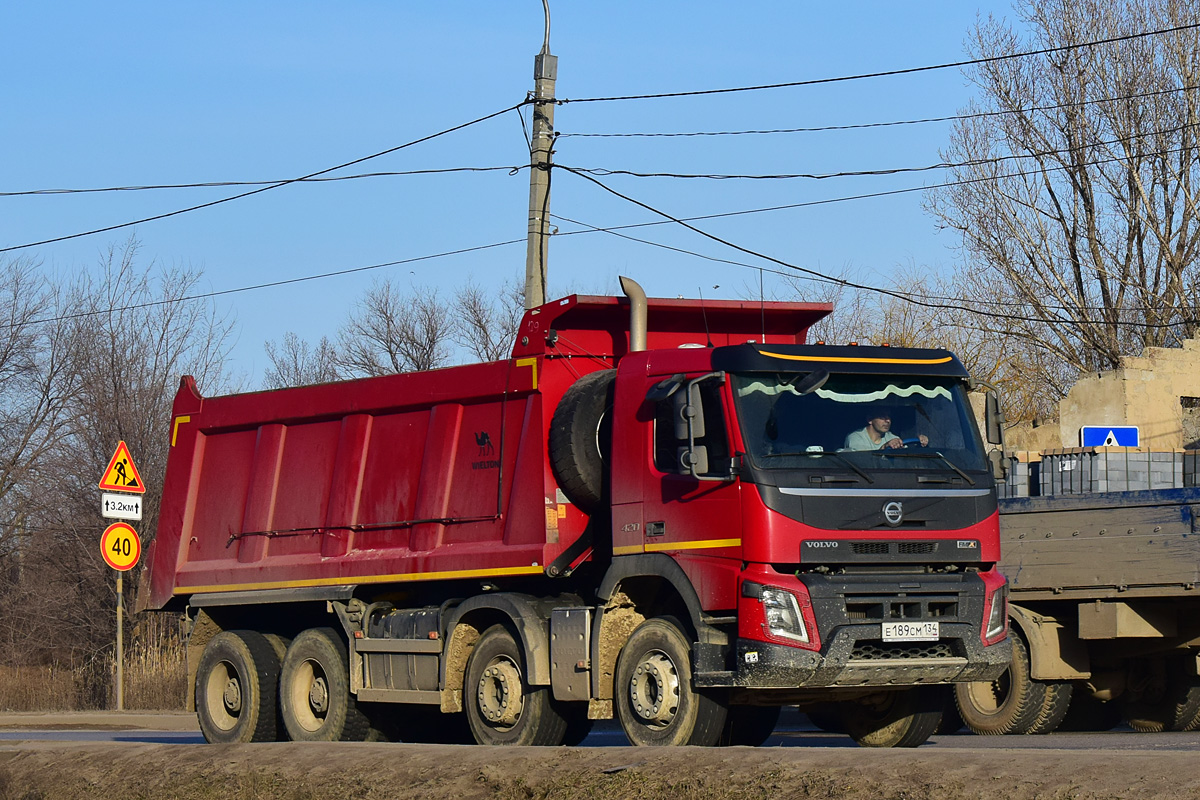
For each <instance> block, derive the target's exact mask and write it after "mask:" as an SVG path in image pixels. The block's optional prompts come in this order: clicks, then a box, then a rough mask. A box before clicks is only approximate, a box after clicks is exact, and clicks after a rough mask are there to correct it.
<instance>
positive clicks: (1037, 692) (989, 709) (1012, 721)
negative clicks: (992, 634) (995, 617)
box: [954, 626, 1065, 736]
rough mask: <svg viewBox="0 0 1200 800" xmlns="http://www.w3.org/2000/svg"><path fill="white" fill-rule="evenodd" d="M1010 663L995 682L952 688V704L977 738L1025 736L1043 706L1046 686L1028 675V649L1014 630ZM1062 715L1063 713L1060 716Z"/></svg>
mask: <svg viewBox="0 0 1200 800" xmlns="http://www.w3.org/2000/svg"><path fill="white" fill-rule="evenodd" d="M1008 637H1009V638H1010V639H1012V663H1011V664H1009V665H1008V669H1006V670H1005V671H1004V674H1003V675H1001V676H1000V677H999V678H996V679H995V680H991V681H972V682H970V683H956V684H954V701H955V704H956V705H957V706H958V713H959V714H960V715H961V716H962V718H963V722H965V723H966V725H967V727H968V728H970V729H971V730H972V731H974V732H975V733H977V734H979V735H981V736H1000V735H1004V734H1008V733H1028V732H1029V730H1030V728H1031V727H1032V726H1033V724H1034V723H1035V722H1036V721H1037V719H1038V715H1039V714H1041V712H1042V708H1043V706H1044V705H1045V703H1046V684H1044V683H1041V682H1039V681H1035V680H1034V679H1033V678H1031V677H1030V675H1029V647H1028V645H1026V644H1025V639H1024V638H1022V636H1021V634H1020V632H1019V631H1018V630H1017V629H1016V627H1015V626H1014V627H1013V628H1012V629H1011V630H1010V631H1009V634H1008ZM1064 713H1065V712H1064Z"/></svg>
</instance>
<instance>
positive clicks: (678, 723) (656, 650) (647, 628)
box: [613, 617, 727, 747]
mask: <svg viewBox="0 0 1200 800" xmlns="http://www.w3.org/2000/svg"><path fill="white" fill-rule="evenodd" d="M690 650H691V648H690V645H689V643H688V638H687V636H685V635H684V633H683V628H682V626H681V625H680V624H679V622H678V620H676V619H675V618H674V617H656V618H654V619H649V620H646V621H645V622H643V623H642V624H641V625H639V626H638V627H637V629H636V630H634V632H633V633H632V634H630V636H629V639H628V641H626V642H625V646H624V647H622V648H621V653H620V655H618V656H617V677H616V687H615V689H614V692H613V694H614V695H615V699H616V701H617V709H616V710H617V718H618V719H619V720H620V722H621V728H622V729H623V730H624V731H625V736H626V737H628V738H629V741H630V743H631V744H634V745H637V746H647V745H688V744H690V745H699V746H701V747H711V746H712V745H715V744H717V743H718V742H719V741H720V739H721V732H722V730H723V729H724V726H725V717H726V713H727V710H726V706H725V705H724V704H723V703H721V702H720V701H719V700H718V699H717V698H716V697H714V696H713V695H709V694H704V693H701V692H698V691H696V689H695V688H694V687H693V686H692V665H691V654H690Z"/></svg>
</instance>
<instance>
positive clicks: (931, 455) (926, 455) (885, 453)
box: [873, 450, 975, 486]
mask: <svg viewBox="0 0 1200 800" xmlns="http://www.w3.org/2000/svg"><path fill="white" fill-rule="evenodd" d="M873 452H875V453H877V454H878V455H881V456H903V457H904V458H940V459H941V460H942V461H945V462H946V464H947V465H948V466H949V467H950V469H952V470H954V471H955V472H957V473H958V474H959V475H960V476H962V478H963V480H965V481H966V482H967V483H969V484H971V485H972V486H974V485H975V480H974V479H973V478H972V477H971V476H970V475H968V474H967V473H965V472H963V471H962V470H961V469H959V468H958V465H957V464H955V463H954V462H953V461H951V460H950V459H948V458H946V457H945V456H944V455H942V454H941V453H940V452H938V451H937V450H935V451H933V452H932V453H914V452H911V451H907V450H906V451H903V452H899V453H898V452H896V451H895V450H886V451H885V450H875V451H873Z"/></svg>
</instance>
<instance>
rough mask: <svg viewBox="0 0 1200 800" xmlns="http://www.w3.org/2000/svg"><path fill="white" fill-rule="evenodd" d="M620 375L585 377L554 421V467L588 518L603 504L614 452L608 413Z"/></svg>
mask: <svg viewBox="0 0 1200 800" xmlns="http://www.w3.org/2000/svg"><path fill="white" fill-rule="evenodd" d="M616 375H617V373H616V370H611V369H605V370H600V371H599V372H592V373H590V374H588V375H584V376H583V377H582V378H580V379H579V380H577V381H575V383H573V384H572V385H571V387H570V388H569V389H567V391H566V392H565V393H564V394H563V396H562V400H560V401H559V402H558V407H557V408H555V409H554V416H553V417H552V418H551V419H550V440H549V451H550V467H551V469H552V470H553V471H554V477H555V478H556V479H557V480H558V485H559V486H560V487H562V490H563V494H565V495H566V496H567V499H568V500H570V501H571V502H572V503H574V504H575V505H576V506H578V507H579V509H580V510H582V511H583V512H584V513H586V514H592V513H594V512H595V511H596V510H597V509H598V508H599V507H600V506H601V505H602V504H603V501H604V497H605V493H606V489H607V484H608V481H607V480H606V477H605V462H606V461H607V460H608V457H609V453H610V452H611V451H612V427H611V425H610V421H609V413H608V412H609V411H610V410H611V409H612V403H613V383H614V382H615V379H616Z"/></svg>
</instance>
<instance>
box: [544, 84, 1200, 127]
mask: <svg viewBox="0 0 1200 800" xmlns="http://www.w3.org/2000/svg"><path fill="white" fill-rule="evenodd" d="M1193 89H1200V86H1176V87H1173V88H1171V89H1158V90H1155V91H1153V92H1140V93H1138V94H1126V95H1121V96H1119V97H1104V98H1097V99H1095V100H1081V101H1079V102H1075V103H1056V104H1054V105H1048V106H1030V107H1029V108H1013V109H1005V110H1002V111H976V112H973V113H969V114H951V115H949V116H945V117H924V118H922V119H901V120H893V121H891V122H862V123H857V124H852V125H819V126H815V127H810V128H768V129H762V130H743V131H677V132H642V133H636V132H635V133H570V132H568V131H558V132H557V134H556V135H557V136H558V138H560V139H565V138H568V137H574V138H576V139H631V138H646V139H655V138H676V137H689V136H771V135H775V134H784V133H819V132H822V131H855V130H863V129H866V128H891V127H895V126H898V125H924V124H927V123H931V122H955V121H958V120H968V119H984V118H988V117H1003V116H1008V115H1011V114H1035V113H1038V112H1042V111H1058V110H1061V109H1064V108H1082V107H1083V106H1090V105H1098V104H1100V103H1119V102H1123V101H1125V100H1140V99H1143V98H1146V97H1154V96H1156V95H1162V94H1173V93H1175V92H1187V91H1191V90H1193Z"/></svg>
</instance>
